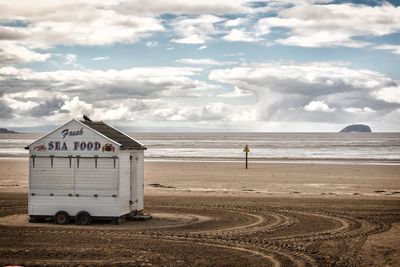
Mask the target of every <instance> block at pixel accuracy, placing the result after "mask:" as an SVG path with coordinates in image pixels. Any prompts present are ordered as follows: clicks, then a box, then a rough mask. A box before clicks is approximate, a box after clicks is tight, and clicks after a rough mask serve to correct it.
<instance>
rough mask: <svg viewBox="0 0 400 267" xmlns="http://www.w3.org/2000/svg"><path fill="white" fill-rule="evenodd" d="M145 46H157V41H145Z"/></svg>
mask: <svg viewBox="0 0 400 267" xmlns="http://www.w3.org/2000/svg"><path fill="white" fill-rule="evenodd" d="M146 46H147V47H157V46H158V42H157V41H150V42H147V43H146Z"/></svg>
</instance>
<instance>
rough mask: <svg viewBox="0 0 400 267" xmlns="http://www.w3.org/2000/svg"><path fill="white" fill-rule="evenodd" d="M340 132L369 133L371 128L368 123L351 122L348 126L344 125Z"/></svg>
mask: <svg viewBox="0 0 400 267" xmlns="http://www.w3.org/2000/svg"><path fill="white" fill-rule="evenodd" d="M340 132H341V133H352V132H356V133H371V132H372V131H371V128H370V127H369V126H368V125H364V124H352V125H349V126H346V127H344V128H343V129H342V130H341V131H340Z"/></svg>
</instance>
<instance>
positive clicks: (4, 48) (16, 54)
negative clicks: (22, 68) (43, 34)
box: [0, 41, 51, 66]
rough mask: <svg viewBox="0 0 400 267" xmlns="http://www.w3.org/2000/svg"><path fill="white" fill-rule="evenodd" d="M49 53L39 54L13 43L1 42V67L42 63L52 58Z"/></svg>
mask: <svg viewBox="0 0 400 267" xmlns="http://www.w3.org/2000/svg"><path fill="white" fill-rule="evenodd" d="M50 56H51V55H50V54H49V53H38V52H35V51H33V50H32V49H29V48H27V47H25V46H24V45H23V44H20V43H18V42H13V41H1V42H0V66H7V65H14V64H26V63H30V62H34V61H37V62H42V61H46V60H47V59H48V58H50Z"/></svg>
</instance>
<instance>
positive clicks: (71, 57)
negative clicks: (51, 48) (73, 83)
mask: <svg viewBox="0 0 400 267" xmlns="http://www.w3.org/2000/svg"><path fill="white" fill-rule="evenodd" d="M77 60H78V56H77V55H75V54H66V55H65V59H64V65H75V64H76V61H77Z"/></svg>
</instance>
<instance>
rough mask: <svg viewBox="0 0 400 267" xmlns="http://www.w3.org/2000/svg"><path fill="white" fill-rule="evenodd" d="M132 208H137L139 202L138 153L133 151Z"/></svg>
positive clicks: (131, 157)
mask: <svg viewBox="0 0 400 267" xmlns="http://www.w3.org/2000/svg"><path fill="white" fill-rule="evenodd" d="M130 159H131V164H130V166H131V168H130V169H131V201H132V202H131V203H132V204H131V210H136V207H137V203H138V194H137V191H138V190H139V188H138V173H137V165H138V154H137V153H136V152H132V153H131V156H130Z"/></svg>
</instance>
